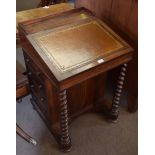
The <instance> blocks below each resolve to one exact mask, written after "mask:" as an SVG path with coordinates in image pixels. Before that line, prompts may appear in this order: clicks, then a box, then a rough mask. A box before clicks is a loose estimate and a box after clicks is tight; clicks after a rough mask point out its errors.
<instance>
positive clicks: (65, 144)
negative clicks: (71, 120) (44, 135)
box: [59, 90, 71, 152]
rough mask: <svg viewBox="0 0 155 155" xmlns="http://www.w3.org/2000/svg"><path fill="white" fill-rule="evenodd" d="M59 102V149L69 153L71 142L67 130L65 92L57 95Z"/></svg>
mask: <svg viewBox="0 0 155 155" xmlns="http://www.w3.org/2000/svg"><path fill="white" fill-rule="evenodd" d="M59 102H60V109H61V112H60V128H61V138H60V148H61V149H62V150H63V151H65V152H66V151H70V149H71V140H70V137H69V129H68V109H67V95H66V90H64V91H61V92H60V93H59Z"/></svg>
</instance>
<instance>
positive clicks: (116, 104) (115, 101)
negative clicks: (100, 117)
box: [109, 64, 127, 122]
mask: <svg viewBox="0 0 155 155" xmlns="http://www.w3.org/2000/svg"><path fill="white" fill-rule="evenodd" d="M126 71H127V64H123V66H122V67H121V71H120V75H119V77H118V81H117V86H116V90H115V92H114V97H113V101H112V108H111V111H110V115H109V119H110V120H111V121H113V122H115V121H116V120H117V118H118V114H119V103H120V98H121V93H122V90H123V84H124V80H125V75H126Z"/></svg>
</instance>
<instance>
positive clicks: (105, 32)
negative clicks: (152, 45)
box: [19, 8, 133, 152]
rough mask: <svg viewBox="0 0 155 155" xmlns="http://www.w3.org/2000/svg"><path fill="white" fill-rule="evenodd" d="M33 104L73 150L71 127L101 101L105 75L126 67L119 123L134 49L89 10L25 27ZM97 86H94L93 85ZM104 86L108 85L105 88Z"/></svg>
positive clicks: (113, 114) (115, 109)
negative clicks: (128, 68) (125, 84)
mask: <svg viewBox="0 0 155 155" xmlns="http://www.w3.org/2000/svg"><path fill="white" fill-rule="evenodd" d="M19 34H20V39H21V43H22V48H23V51H24V56H25V62H26V67H27V71H28V79H29V83H30V90H31V93H32V99H31V102H32V104H33V106H34V107H35V108H36V110H37V111H38V112H39V114H40V116H41V117H42V118H43V120H44V121H45V123H46V124H47V126H48V127H49V129H50V131H51V132H52V133H53V135H54V136H55V138H56V140H57V141H58V143H59V146H60V149H61V150H63V151H65V152H66V151H70V149H71V139H70V136H69V123H70V122H71V120H73V118H75V117H77V116H78V115H79V114H81V113H83V112H86V111H89V110H91V109H94V107H95V106H96V105H95V104H96V100H97V99H98V98H99V97H100V95H99V94H100V93H101V90H102V89H101V88H102V84H101V83H99V81H100V80H101V76H103V74H104V73H105V72H106V71H109V70H111V69H113V68H115V67H117V66H120V65H122V67H121V71H120V75H119V77H118V83H117V86H116V90H115V93H114V98H113V101H112V107H111V110H110V112H109V115H108V118H109V120H112V121H115V120H116V119H117V118H118V113H119V100H120V96H121V92H122V88H123V83H124V79H125V74H126V70H127V62H128V61H130V60H131V59H132V54H133V49H132V48H131V47H130V45H128V44H127V43H126V42H125V41H124V40H123V39H121V38H120V37H119V36H118V35H117V34H116V33H115V32H114V31H113V30H112V29H110V28H109V27H108V26H107V25H106V24H105V23H104V22H102V21H100V20H99V19H98V18H96V17H95V16H94V15H93V14H92V13H91V12H89V11H88V10H86V9H84V8H80V9H73V10H70V11H66V12H63V13H60V14H59V15H49V16H47V17H43V18H39V19H35V20H30V21H27V22H22V23H20V24H19ZM91 82H93V83H94V85H90V84H89V85H88V83H91ZM103 86H104V84H103Z"/></svg>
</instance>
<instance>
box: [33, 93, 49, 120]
mask: <svg viewBox="0 0 155 155" xmlns="http://www.w3.org/2000/svg"><path fill="white" fill-rule="evenodd" d="M31 93H32V98H33V100H34V101H35V103H36V104H37V106H38V107H39V109H40V111H41V112H42V113H43V114H44V115H45V116H46V117H47V111H48V107H47V100H46V98H43V97H40V96H38V94H36V93H35V92H34V91H32V92H31Z"/></svg>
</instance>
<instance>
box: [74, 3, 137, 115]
mask: <svg viewBox="0 0 155 155" xmlns="http://www.w3.org/2000/svg"><path fill="white" fill-rule="evenodd" d="M75 6H76V7H86V8H88V9H89V10H91V11H92V12H93V13H94V14H95V15H96V16H97V17H99V18H100V19H102V20H103V21H104V22H106V23H107V24H108V25H109V26H110V27H111V28H112V29H114V30H115V31H116V32H117V33H118V34H119V35H120V36H121V37H123V38H124V39H126V40H127V41H128V42H129V43H130V44H131V45H132V46H133V47H134V49H135V53H134V56H133V60H132V61H131V62H130V63H129V64H128V73H127V91H128V110H129V111H130V112H134V111H136V109H137V102H138V101H137V98H138V0H125V1H124V0H114V1H113V0H108V1H107V0H95V1H94V0H76V1H75ZM116 72H117V70H114V71H113V72H112V73H111V74H110V76H113V75H116Z"/></svg>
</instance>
